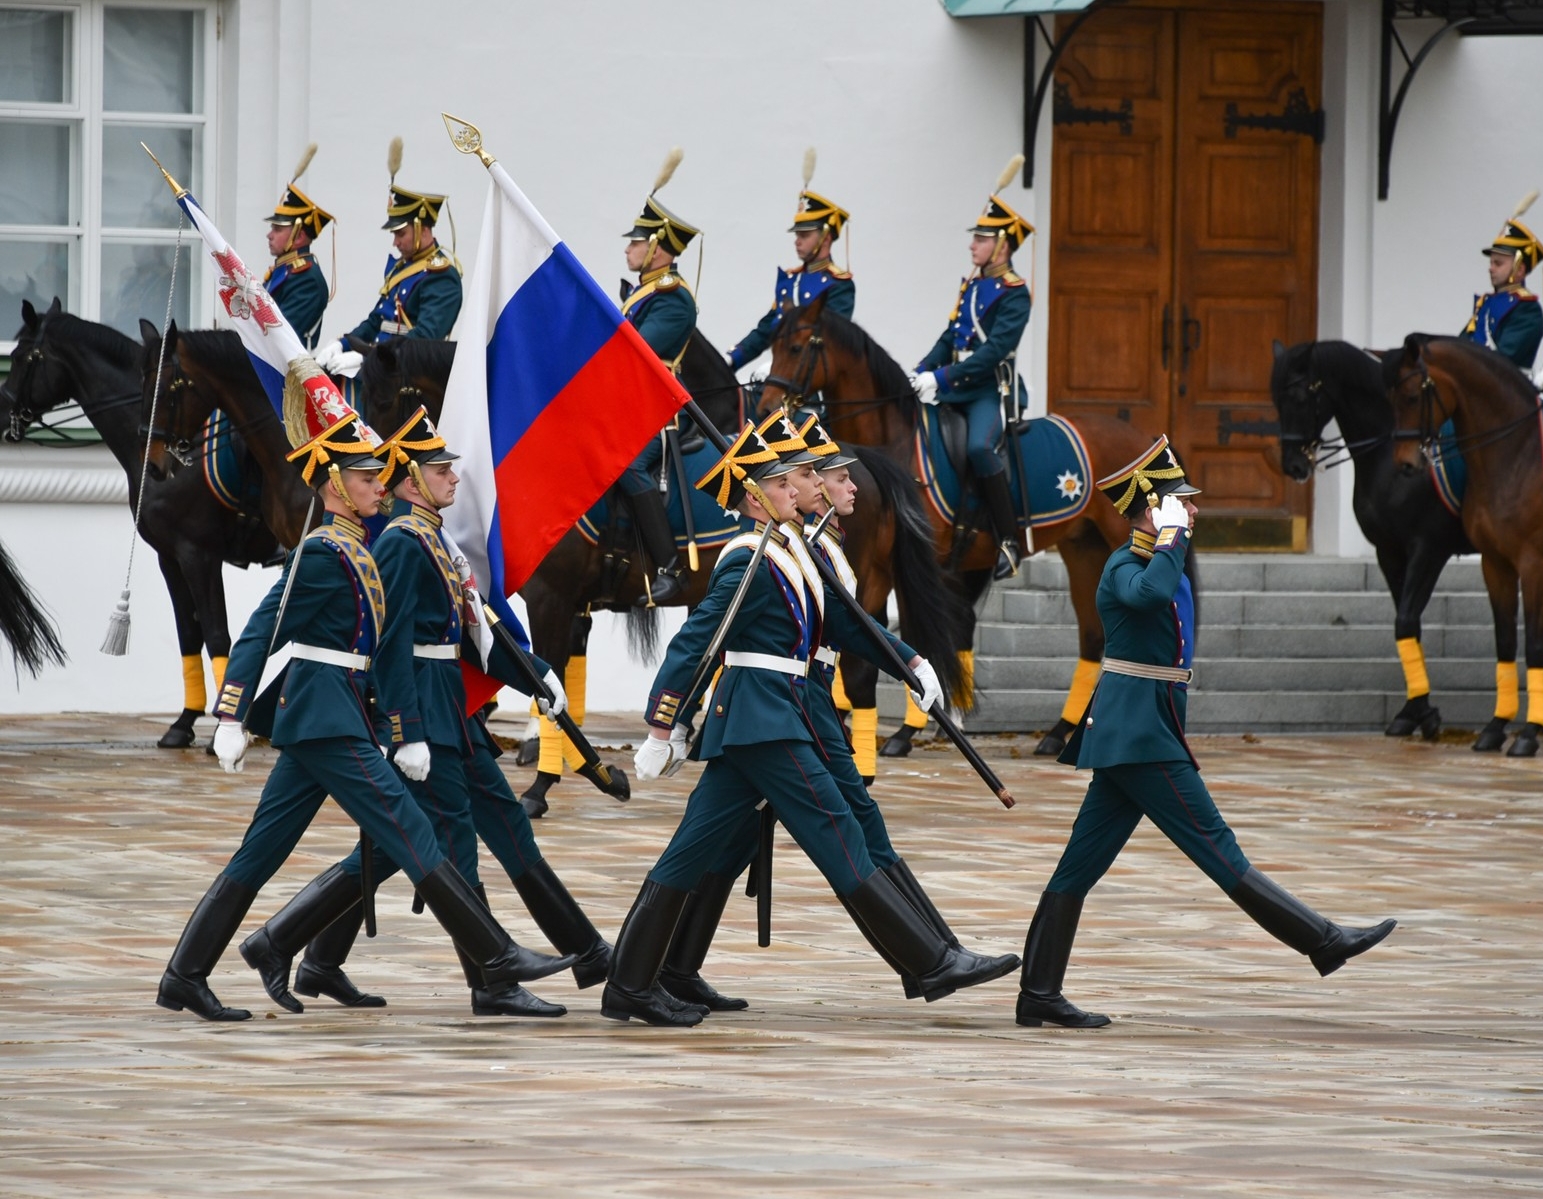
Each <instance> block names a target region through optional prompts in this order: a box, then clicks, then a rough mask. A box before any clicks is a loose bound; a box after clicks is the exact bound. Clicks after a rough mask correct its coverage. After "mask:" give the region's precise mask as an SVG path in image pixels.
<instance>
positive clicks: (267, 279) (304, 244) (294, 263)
mask: <svg viewBox="0 0 1543 1199" xmlns="http://www.w3.org/2000/svg"><path fill="white" fill-rule="evenodd" d="M315 154H316V143H315V142H312V143H311V144H310V145H309V146H307V147H306V149H305V153H304V154H303V155H301V157H300V162H299V164H298V165H296V167H295V173H294V174H293V175H291V176H290V177H289V185H288V186H287V187H286V188H285V189H284V194H283V196H282V197H280V199H279V202H278V204H276V205H275V206H274V209H273V212H272V213H270V214H269V216H268V218H267V219H268V253H270V254H272V255H273V265H272V266H270V267H269V268H268V273H267V274H266V275H264V276H263V286H264V287H266V288H267V289H268V294H269V295H271V296H272V297H273V302H274V303H275V304H277V305H278V306H279V311H280V312H282V313H283V314H284V319H285V320H286V321H288V322H289V324H290V327H291V328H293V329H294V331H295V332H296V333H298V334H299V335H300V340H301V342H303V343H304V345H305V348H306V349H308V350H314V349H315V348H316V342H317V339H318V338H320V337H321V318H322V316H323V315H324V314H325V313H326V311H327V302H328V301H329V300H330V299H331V298H332V293H331V292H330V291H329V290H328V288H327V279H326V276H324V275H323V274H322V273H321V266H320V264H318V263H317V261H316V258H315V256H314V255H312V253H311V245H312V243H313V242H315V240H316V239H317V238H318V237H320V236H321V231H322V230H323V229H325V228H326V227H327V226H328V225H330V224H331V223H332V221H333V216H332V214H331V213H330V212H327V211H326V210H325V209H323V208H322V207H321V206H320V205H318V204H317V203H316V202H315V201H314V200H312V199H311V198H310V197H309V196H307V195H306V194H305V193H304V192H303V191H301V190H300V189H299V188H298V187H296V186H295V180H296V179H299V178H300V176H301V175H303V174H305V169H306V167H308V166H310V165H311V159H312V157H313V156H314V155H315ZM333 236H334V237H336V230H334V231H333Z"/></svg>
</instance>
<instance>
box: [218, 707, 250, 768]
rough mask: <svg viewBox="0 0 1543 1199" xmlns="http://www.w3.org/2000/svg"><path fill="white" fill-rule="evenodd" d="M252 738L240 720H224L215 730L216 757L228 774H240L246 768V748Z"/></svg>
mask: <svg viewBox="0 0 1543 1199" xmlns="http://www.w3.org/2000/svg"><path fill="white" fill-rule="evenodd" d="M251 743H252V738H251V737H250V736H248V735H247V731H246V730H245V729H244V728H242V727H241V722H240V721H238V720H222V721H220V723H219V724H218V725H216V726H215V729H214V756H215V757H217V758H218V759H219V760H220V767H221V769H223V770H224V771H225V773H226V774H239V773H240V772H241V771H242V770H244V769H245V768H246V761H245V758H246V747H247V746H248V745H250V744H251Z"/></svg>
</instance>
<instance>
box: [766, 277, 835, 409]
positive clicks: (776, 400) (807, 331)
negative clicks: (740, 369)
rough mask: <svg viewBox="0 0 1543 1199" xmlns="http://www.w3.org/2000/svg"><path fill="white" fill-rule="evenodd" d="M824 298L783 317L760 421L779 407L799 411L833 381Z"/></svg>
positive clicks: (774, 343)
mask: <svg viewBox="0 0 1543 1199" xmlns="http://www.w3.org/2000/svg"><path fill="white" fill-rule="evenodd" d="M824 317H825V297H824V296H823V295H822V296H819V297H817V298H816V299H814V300H812V301H810V302H809V303H808V304H805V305H804V306H803V307H801V308H794V309H791V310H789V311H787V312H784V313H783V314H782V320H781V321H779V322H778V323H777V331H776V332H775V333H773V334H772V343H771V352H772V360H771V366H770V367H769V368H768V369H767V373H766V380H765V382H764V383H762V384H761V399H760V403H759V405H758V406H757V408H756V413H755V415H756V419H757V420H760V419H762V418H763V417H765V416H767V415H768V414H769V413H771V412H772V411H773V410H774V409H777V408H788V409H793V408H797V407H799V406H800V405H802V404H804V403H805V402H806V401H807V400H808V399H809V397H810V396H812V395H814V393H815V392H817V391H820V390H821V389H822V388H824V387H825V386H826V385H827V384H828V383H829V382H830V361H829V359H828V357H827V355H826V352H825V330H824Z"/></svg>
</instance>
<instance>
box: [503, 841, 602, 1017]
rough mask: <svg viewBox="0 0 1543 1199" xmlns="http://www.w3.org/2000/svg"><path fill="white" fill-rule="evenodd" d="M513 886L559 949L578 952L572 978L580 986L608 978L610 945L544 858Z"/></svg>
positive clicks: (559, 950)
mask: <svg viewBox="0 0 1543 1199" xmlns="http://www.w3.org/2000/svg"><path fill="white" fill-rule="evenodd" d="M514 889H515V890H516V891H518V892H519V895H520V898H521V899H522V900H524V901H525V908H526V910H527V911H528V912H530V915H531V919H532V920H534V921H535V922H536V927H537V928H539V929H540V930H541V931H542V932H543V933H545V934H546V939H547V940H548V941H550V942H551V943H552V945H553V947H554V948H555V949H556V950H557V952H558V953H571V954H576V955H577V958H578V960H577V961H575V962H574V963H573V981H574V983H576V984H577V985H578V988H579V990H581V991H582V990H584V989H585V988H586V987H593V986H594V985H595V984H596V983H603V982H604V981H605V976H606V973H607V972H608V971H609V970H610V968H611V947H610V945H608V944H607V943H606V940H605V938H604V937H602V936H601V935H600V933H599V931H598V930H597V929H596V928H595V926H594V925H593V924H591V923H590V921H589V917H588V916H586V915H585V914H584V909H583V908H581V907H579V905H578V901H577V900H575V899H574V898H573V896H572V895H570V894H569V893H568V888H567V887H565V886H563V881H562V879H560V878H558V877H557V875H556V874H555V873H554V872H553V870H552V868H551V867H550V866H548V865H547V862H546V859H545V858H542V859H541V860H540V861H538V862H537V863H536V864H535V865H533V866H531V867H530V868H529V869H527V870H526V871H525V873H524V874H522V875H520V877H519V878H517V879H515V880H514Z"/></svg>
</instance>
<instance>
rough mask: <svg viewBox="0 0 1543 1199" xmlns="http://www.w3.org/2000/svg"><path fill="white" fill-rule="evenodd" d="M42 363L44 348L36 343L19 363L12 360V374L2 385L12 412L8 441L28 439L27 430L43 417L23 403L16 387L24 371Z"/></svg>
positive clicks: (2, 391) (0, 391)
mask: <svg viewBox="0 0 1543 1199" xmlns="http://www.w3.org/2000/svg"><path fill="white" fill-rule="evenodd" d="M42 361H43V347H42V346H40V345H37V344H36V343H34V344H33V346H32V348H31V349H30V350H28V351H27V352H26V353H25V354H23V355H22V356H21V359H20V360H19V361H18V360H16V359H12V361H11V373H10V374H8V375H7V376H6V377H5V382H4V383H3V384H0V396H3V397H4V398H5V400H6V402H7V405H8V406H9V408H10V410H11V423H10V428H9V429H7V430H6V434H5V439H6V440H7V441H21V440H22V439H23V438H25V437H26V435H27V430H28V429H29V428H31V427H32V422H33V421H35V420H37V419H38V417H39V416H41V415H42V413H40V412H34V411H33V410H32V409H31V408H30V407H28V406H27V405H26V404H25V403H24V402H23V401H22V398H21V393H20V392H19V391H18V390H17V388H16V386H15V385H19V384H20V382H21V380H22V379H23V377H24V374H23V372H24V371H26V370H27V369H28V368H30V367H35V366H36V365H37V364H38V363H39V362H42Z"/></svg>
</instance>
